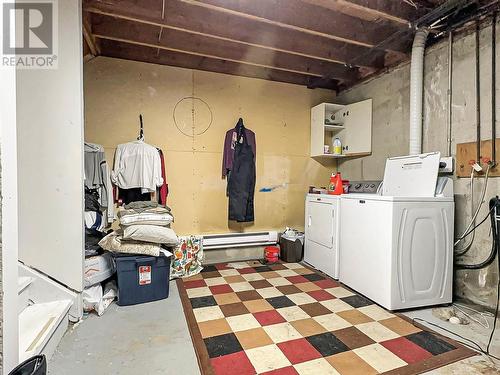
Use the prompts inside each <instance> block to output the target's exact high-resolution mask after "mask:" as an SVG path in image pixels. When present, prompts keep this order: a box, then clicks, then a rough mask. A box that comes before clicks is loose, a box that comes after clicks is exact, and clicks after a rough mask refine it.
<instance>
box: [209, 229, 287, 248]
mask: <svg viewBox="0 0 500 375" xmlns="http://www.w3.org/2000/svg"><path fill="white" fill-rule="evenodd" d="M277 242H278V232H276V231H273V232H249V233H227V234H207V235H204V236H203V249H204V250H211V249H225V248H228V247H251V246H267V245H274V244H276V243H277Z"/></svg>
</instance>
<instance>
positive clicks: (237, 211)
mask: <svg viewBox="0 0 500 375" xmlns="http://www.w3.org/2000/svg"><path fill="white" fill-rule="evenodd" d="M246 134H247V133H246V131H245V128H244V127H243V125H241V127H240V130H239V132H238V134H237V142H236V144H235V151H234V161H233V165H232V169H231V173H230V175H229V176H228V189H227V190H228V195H229V215H228V218H229V220H235V221H237V222H252V221H254V192H255V176H256V174H255V154H254V151H253V149H252V146H251V145H250V144H249V143H248V140H247V135H246Z"/></svg>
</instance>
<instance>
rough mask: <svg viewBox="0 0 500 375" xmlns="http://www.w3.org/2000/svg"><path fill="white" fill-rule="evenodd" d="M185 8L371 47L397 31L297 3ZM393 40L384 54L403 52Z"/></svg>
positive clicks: (236, 0)
mask: <svg viewBox="0 0 500 375" xmlns="http://www.w3.org/2000/svg"><path fill="white" fill-rule="evenodd" d="M181 1H183V2H185V3H187V4H191V5H194V6H199V7H204V8H206V9H210V10H215V11H219V12H223V13H226V14H229V15H232V16H237V17H242V18H247V19H251V20H254V21H258V22H261V23H267V24H271V25H274V26H277V27H281V28H284V29H288V30H295V31H299V32H302V33H304V34H310V35H315V36H321V37H324V38H329V39H333V40H338V41H341V42H345V43H350V44H355V45H360V46H364V47H374V46H377V45H378V44H380V43H381V42H382V41H384V40H385V39H387V38H389V37H390V36H391V35H393V34H395V33H396V32H397V31H399V30H400V28H398V27H395V26H394V23H391V22H388V21H386V20H377V21H375V22H372V21H365V20H362V19H359V18H356V17H351V16H348V15H346V14H343V13H340V12H337V11H332V10H329V9H326V8H323V7H318V6H316V5H312V4H308V3H304V2H302V1H301V0H273V1H268V0H233V1H227V0H181ZM400 41H401V40H400V39H396V40H394V41H393V42H391V43H390V44H388V45H386V46H384V49H386V50H392V51H397V52H407V44H406V43H400Z"/></svg>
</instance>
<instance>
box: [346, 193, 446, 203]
mask: <svg viewBox="0 0 500 375" xmlns="http://www.w3.org/2000/svg"><path fill="white" fill-rule="evenodd" d="M341 197H342V199H356V200H365V201H384V202H453V201H454V200H453V197H395V196H390V195H378V194H344V195H342V196H341Z"/></svg>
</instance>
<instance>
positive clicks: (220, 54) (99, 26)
mask: <svg viewBox="0 0 500 375" xmlns="http://www.w3.org/2000/svg"><path fill="white" fill-rule="evenodd" d="M93 32H94V34H96V35H97V36H98V37H99V38H102V39H112V40H120V41H127V42H129V43H134V42H137V43H140V44H141V45H146V46H150V47H152V46H158V48H161V49H165V50H170V51H177V52H184V53H188V54H193V55H196V56H204V57H210V58H218V59H224V60H227V61H232V62H238V63H241V64H249V65H254V66H261V67H266V68H274V69H278V70H283V71H288V72H294V73H299V74H305V75H310V76H313V77H314V76H316V77H322V76H327V77H328V78H329V79H339V80H342V81H344V82H353V81H355V80H357V79H358V78H359V76H358V72H357V69H352V68H348V67H347V66H345V65H342V64H338V63H332V62H327V61H322V60H317V59H312V58H308V57H303V56H298V55H290V54H287V53H283V52H278V51H270V50H269V49H263V48H260V47H250V46H245V45H242V44H240V43H236V42H230V41H225V40H220V39H214V38H210V37H207V36H203V35H198V34H194V35H193V34H190V33H188V32H185V31H180V30H176V29H168V28H167V29H163V30H162V29H158V27H157V26H155V25H149V24H144V23H137V22H133V21H129V20H124V19H120V18H114V17H110V16H103V15H97V14H95V15H94V19H93Z"/></svg>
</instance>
